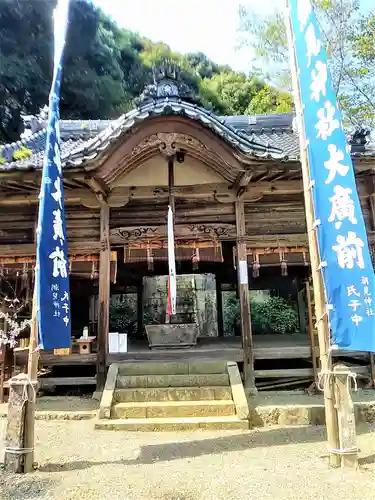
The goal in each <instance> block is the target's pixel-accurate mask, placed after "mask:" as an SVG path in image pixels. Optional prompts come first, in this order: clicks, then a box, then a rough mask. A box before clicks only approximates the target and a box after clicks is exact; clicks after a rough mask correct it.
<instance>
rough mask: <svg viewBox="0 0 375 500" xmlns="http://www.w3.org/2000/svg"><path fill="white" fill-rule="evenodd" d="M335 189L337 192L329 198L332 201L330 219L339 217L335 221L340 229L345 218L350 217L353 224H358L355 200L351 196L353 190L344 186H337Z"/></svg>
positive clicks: (330, 220) (336, 226) (331, 220)
mask: <svg viewBox="0 0 375 500" xmlns="http://www.w3.org/2000/svg"><path fill="white" fill-rule="evenodd" d="M333 191H334V192H335V194H334V195H333V196H331V198H330V199H329V201H330V202H331V203H332V211H331V215H330V216H329V217H328V221H329V222H333V221H334V220H335V219H337V220H336V222H335V228H336V229H340V227H341V224H342V221H343V220H344V219H348V220H349V221H350V222H351V223H352V224H357V219H356V218H355V215H354V214H355V207H354V201H353V200H352V199H351V197H350V195H351V194H352V190H351V189H350V188H344V187H343V186H335V187H334V188H333Z"/></svg>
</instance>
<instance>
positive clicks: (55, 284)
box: [51, 283, 60, 292]
mask: <svg viewBox="0 0 375 500" xmlns="http://www.w3.org/2000/svg"><path fill="white" fill-rule="evenodd" d="M59 289H60V287H59V285H58V284H57V283H53V285H51V292H58V291H59Z"/></svg>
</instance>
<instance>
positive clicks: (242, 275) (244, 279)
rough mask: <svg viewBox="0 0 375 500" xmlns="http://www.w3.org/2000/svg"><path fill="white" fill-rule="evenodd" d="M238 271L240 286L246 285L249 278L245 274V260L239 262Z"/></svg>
mask: <svg viewBox="0 0 375 500" xmlns="http://www.w3.org/2000/svg"><path fill="white" fill-rule="evenodd" d="M238 270H239V276H240V285H247V284H248V283H249V277H248V273H247V260H240V261H239V262H238Z"/></svg>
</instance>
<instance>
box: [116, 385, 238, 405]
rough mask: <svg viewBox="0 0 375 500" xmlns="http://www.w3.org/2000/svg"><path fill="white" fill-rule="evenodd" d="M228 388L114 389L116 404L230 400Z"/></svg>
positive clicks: (230, 395) (230, 392)
mask: <svg viewBox="0 0 375 500" xmlns="http://www.w3.org/2000/svg"><path fill="white" fill-rule="evenodd" d="M231 398H232V391H231V389H230V388H229V387H224V386H223V387H155V388H141V389H139V388H138V389H116V391H115V394H114V400H115V401H116V402H117V403H126V402H131V401H133V402H136V401H139V402H142V401H210V400H213V399H217V400H221V399H227V400H228V399H231Z"/></svg>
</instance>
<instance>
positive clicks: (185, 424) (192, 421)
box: [95, 417, 249, 432]
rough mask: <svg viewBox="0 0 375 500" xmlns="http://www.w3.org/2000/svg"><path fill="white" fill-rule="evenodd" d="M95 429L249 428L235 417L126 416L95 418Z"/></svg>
mask: <svg viewBox="0 0 375 500" xmlns="http://www.w3.org/2000/svg"><path fill="white" fill-rule="evenodd" d="M95 429H99V430H111V431H144V432H155V431H192V430H243V431H247V430H249V422H248V421H247V420H240V419H239V418H237V417H190V418H187V417H185V418H128V419H117V420H116V419H115V420H96V423H95Z"/></svg>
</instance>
